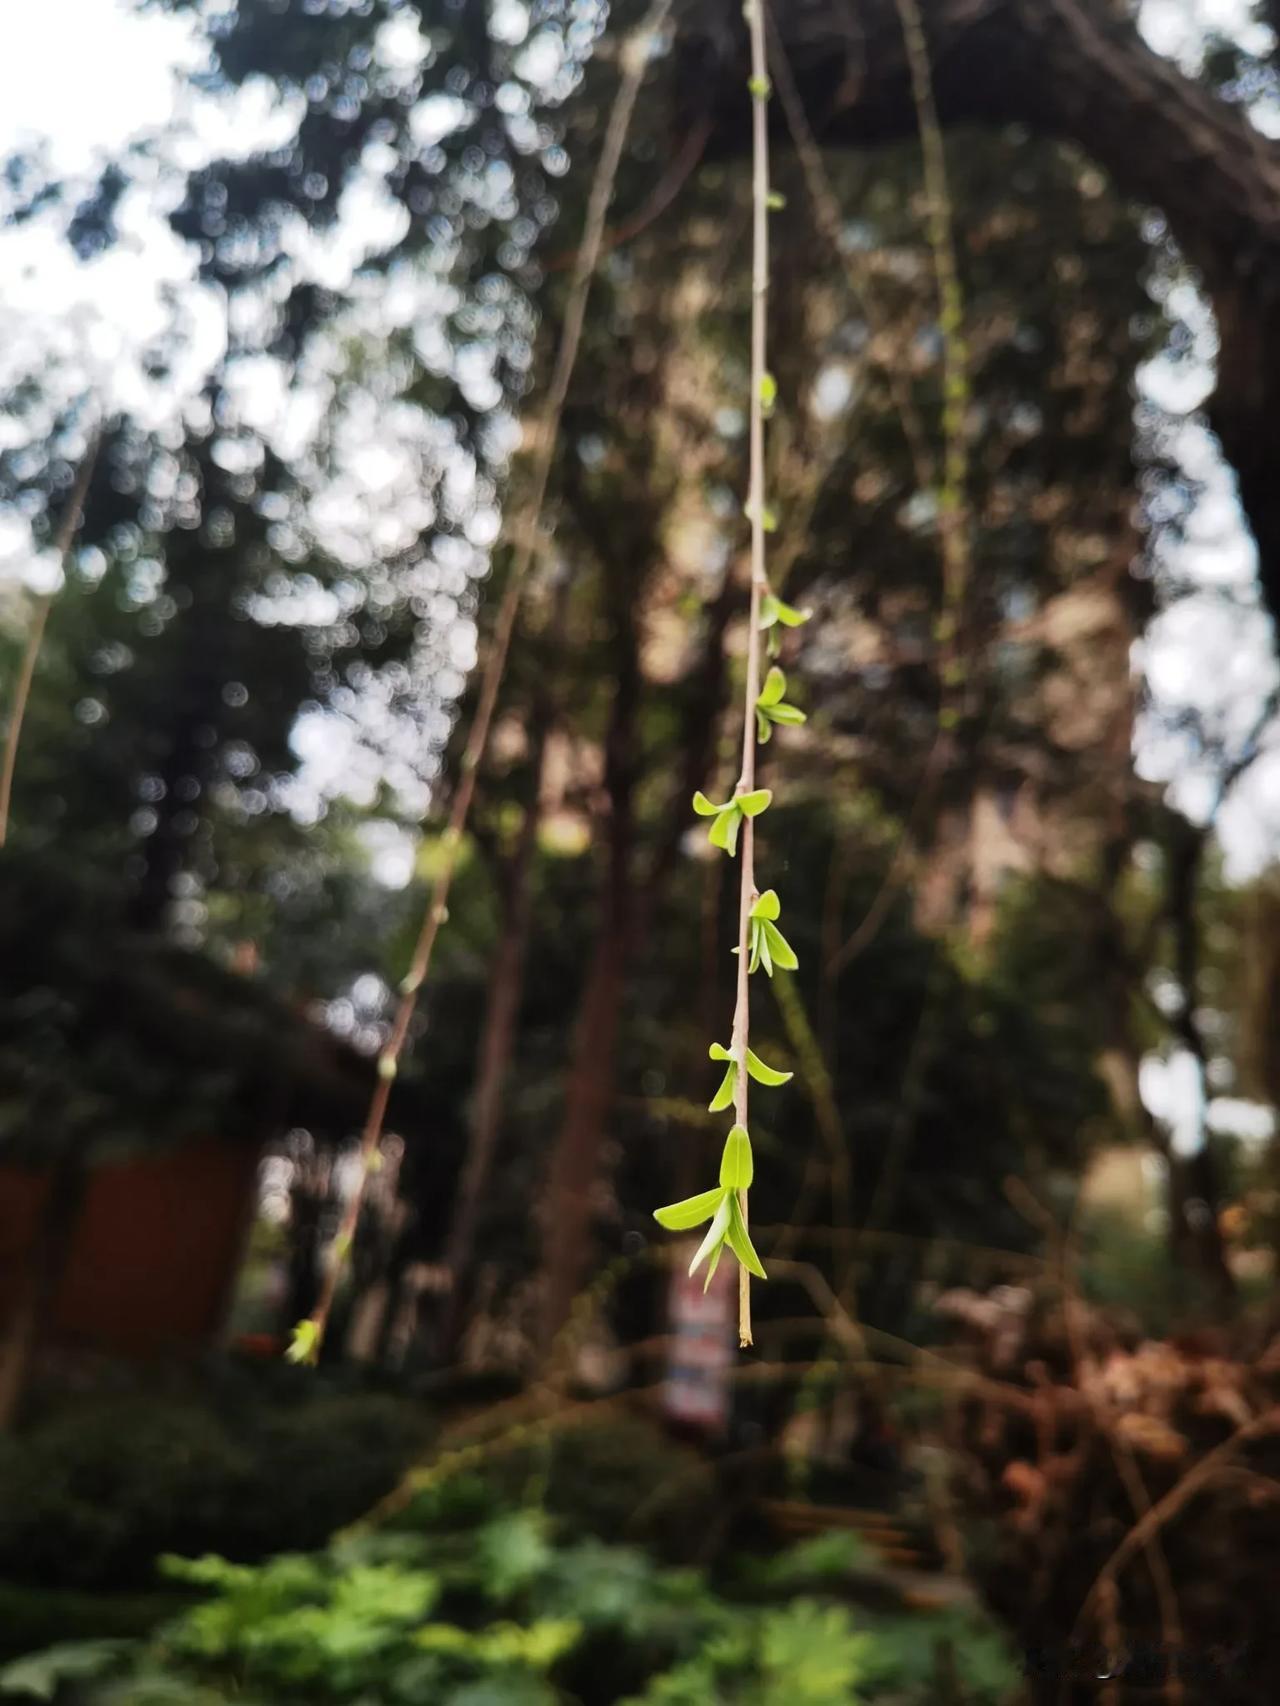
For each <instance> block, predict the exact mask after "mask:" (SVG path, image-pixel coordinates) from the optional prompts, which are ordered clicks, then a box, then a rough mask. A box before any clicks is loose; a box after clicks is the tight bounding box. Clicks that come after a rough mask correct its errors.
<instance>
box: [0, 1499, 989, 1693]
mask: <svg viewBox="0 0 1280 1706" xmlns="http://www.w3.org/2000/svg"><path fill="white" fill-rule="evenodd" d="M493 1497H494V1494H493V1489H492V1486H486V1485H485V1484H484V1483H480V1482H477V1481H475V1480H468V1481H464V1482H459V1483H456V1484H453V1485H450V1484H445V1485H444V1486H442V1487H440V1488H438V1489H437V1490H436V1491H435V1492H434V1493H433V1494H432V1495H431V1496H430V1497H428V1498H425V1499H424V1500H423V1501H422V1503H421V1505H420V1507H419V1511H418V1522H419V1526H417V1527H415V1528H414V1529H412V1530H408V1529H402V1530H391V1531H387V1530H384V1531H379V1532H376V1533H372V1534H367V1535H362V1536H360V1537H357V1538H347V1539H344V1540H341V1541H338V1542H335V1543H334V1544H333V1545H331V1546H329V1547H328V1548H326V1549H325V1550H323V1551H320V1552H315V1553H309V1554H297V1553H294V1554H284V1555H281V1556H279V1557H276V1558H273V1559H271V1560H269V1561H268V1562H266V1563H264V1564H258V1565H244V1564H231V1563H228V1562H227V1561H226V1560H225V1559H221V1558H214V1557H209V1558H203V1559H198V1560H170V1561H169V1562H168V1563H167V1565H166V1570H167V1573H168V1574H169V1575H170V1576H171V1577H172V1578H173V1579H174V1580H176V1581H178V1582H181V1583H182V1584H184V1585H185V1586H186V1587H187V1588H189V1589H191V1590H193V1591H198V1592H199V1593H200V1594H201V1595H202V1596H203V1597H202V1598H201V1599H200V1601H199V1603H197V1604H195V1605H193V1606H192V1607H191V1608H190V1609H189V1610H187V1611H186V1612H184V1613H183V1614H181V1615H180V1616H178V1617H177V1618H176V1619H174V1620H173V1621H171V1622H170V1623H169V1624H167V1625H166V1626H165V1627H164V1628H163V1629H162V1630H160V1631H159V1632H158V1633H157V1635H156V1636H155V1637H154V1638H153V1639H152V1640H150V1641H143V1642H112V1641H100V1642H96V1643H85V1642H81V1643H77V1644H71V1645H67V1646H64V1647H62V1648H55V1649H52V1650H51V1651H49V1652H47V1653H43V1654H38V1655H35V1656H34V1657H27V1658H24V1659H22V1660H20V1661H18V1662H17V1663H15V1664H13V1665H10V1666H9V1667H8V1669H7V1670H5V1671H3V1672H0V1693H4V1694H5V1696H6V1698H14V1699H15V1700H16V1699H20V1698H26V1699H28V1700H29V1699H32V1698H35V1699H43V1700H47V1701H55V1702H57V1703H58V1706H170V1703H174V1706H176V1703H177V1702H182V1703H183V1706H196V1703H201V1706H214V1703H222V1702H232V1701H234V1702H236V1703H237V1706H267V1703H268V1702H269V1703H271V1706H293V1703H296V1706H303V1703H306V1706H373V1703H374V1702H376V1703H378V1706H400V1703H403V1706H427V1703H430V1706H617V1703H619V1702H623V1701H625V1702H629V1703H630V1706H707V1703H709V1702H714V1701H730V1700H731V1701H733V1702H734V1703H735V1706H871V1703H873V1702H875V1701H882V1702H885V1703H886V1706H887V1703H888V1702H890V1701H893V1702H895V1703H896V1706H924V1703H925V1702H927V1701H929V1700H931V1699H932V1698H934V1697H935V1696H936V1692H937V1690H936V1686H935V1681H936V1679H935V1673H934V1670H933V1659H932V1654H933V1650H934V1646H935V1643H936V1641H937V1640H938V1639H944V1640H945V1641H946V1642H947V1644H948V1646H949V1648H950V1655H951V1661H952V1663H953V1664H954V1669H955V1674H956V1675H957V1676H958V1678H959V1679H960V1682H961V1685H962V1687H963V1688H964V1689H965V1693H964V1698H965V1699H966V1701H967V1702H969V1706H997V1703H998V1702H1000V1701H1001V1700H1002V1699H1003V1698H1005V1697H1006V1696H1007V1695H1008V1693H1009V1690H1010V1687H1011V1685H1012V1683H1013V1681H1014V1677H1013V1673H1012V1670H1011V1667H1010V1665H1009V1661H1008V1659H1007V1656H1006V1655H1005V1653H1004V1650H1003V1648H1002V1647H1001V1645H1000V1643H999V1642H998V1640H997V1639H996V1638H995V1637H994V1636H993V1635H992V1634H991V1633H990V1632H989V1631H988V1630H987V1629H986V1627H985V1626H984V1625H982V1624H980V1623H978V1622H977V1621H976V1620H975V1619H974V1618H973V1617H970V1616H969V1615H968V1614H961V1613H957V1612H951V1613H948V1614H946V1615H945V1616H943V1615H938V1616H934V1615H926V1614H919V1615H916V1616H912V1617H901V1618H898V1619H896V1620H894V1619H883V1618H879V1619H877V1618H874V1617H872V1616H869V1615H868V1614H866V1613H863V1612H860V1611H855V1610H853V1609H851V1608H850V1607H848V1606H846V1605H843V1604H841V1603H839V1602H838V1599H837V1598H836V1597H835V1596H836V1594H837V1593H838V1589H839V1578H840V1574H841V1560H840V1556H839V1550H840V1549H839V1548H838V1547H826V1548H825V1549H822V1551H821V1556H820V1557H818V1556H816V1554H815V1548H814V1546H813V1545H812V1543H808V1545H807V1548H806V1549H805V1550H803V1551H802V1552H800V1553H798V1554H797V1555H796V1556H794V1557H793V1558H792V1559H791V1560H790V1561H789V1562H788V1560H786V1559H785V1558H784V1559H783V1560H782V1561H780V1563H779V1566H778V1568H777V1570H776V1581H777V1583H778V1584H779V1585H780V1586H781V1585H782V1584H788V1583H790V1582H792V1581H794V1580H797V1579H799V1578H800V1577H804V1578H805V1579H812V1578H813V1576H814V1574H815V1565H816V1564H820V1565H821V1569H820V1570H819V1571H818V1574H819V1575H820V1576H821V1577H822V1578H823V1579H826V1578H828V1577H829V1578H830V1581H831V1587H832V1594H831V1595H830V1596H825V1595H822V1594H819V1593H812V1594H809V1595H807V1596H806V1597H803V1598H799V1599H795V1600H792V1601H791V1602H790V1603H783V1604H778V1603H768V1602H766V1603H763V1604H746V1603H743V1602H741V1601H739V1600H737V1599H735V1598H733V1597H732V1596H731V1595H730V1594H729V1593H728V1592H725V1591H717V1590H715V1589H714V1588H713V1587H712V1585H711V1583H710V1582H709V1580H708V1578H707V1577H706V1576H705V1575H704V1574H703V1573H702V1572H700V1571H697V1570H692V1569H672V1568H669V1567H664V1566H663V1565H661V1564H659V1563H658V1562H656V1561H655V1560H654V1559H653V1558H652V1557H651V1556H649V1555H648V1554H646V1553H644V1552H641V1551H639V1550H637V1549H635V1548H631V1547H624V1546H617V1545H609V1544H606V1543H605V1542H603V1541H601V1540H599V1539H595V1538H588V1539H571V1538H565V1537H563V1536H562V1535H560V1534H559V1533H558V1532H557V1529H556V1526H555V1524H554V1522H553V1520H552V1519H551V1518H549V1517H548V1516H547V1515H546V1513H545V1512H543V1511H541V1510H534V1509H524V1510H510V1509H508V1510H506V1511H498V1512H496V1513H495V1512H494V1510H493V1508H492V1506H493ZM854 1551H855V1553H856V1548H855V1549H854ZM855 1561H860V1559H855ZM759 1586H760V1580H759V1572H757V1575H756V1582H755V1589H756V1591H757V1592H758V1591H759ZM782 1591H784V1592H785V1591H786V1589H785V1587H784V1588H783V1590H782Z"/></svg>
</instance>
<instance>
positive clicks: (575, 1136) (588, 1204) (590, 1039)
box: [541, 895, 629, 1353]
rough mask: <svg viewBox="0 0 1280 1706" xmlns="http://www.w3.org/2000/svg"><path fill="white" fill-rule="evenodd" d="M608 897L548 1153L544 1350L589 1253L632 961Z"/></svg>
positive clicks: (622, 924) (565, 1314) (619, 915)
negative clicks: (558, 1122) (554, 1136)
mask: <svg viewBox="0 0 1280 1706" xmlns="http://www.w3.org/2000/svg"><path fill="white" fill-rule="evenodd" d="M615 901H616V897H615V896H613V895H611V896H610V901H609V904H607V905H606V906H605V907H604V909H603V911H602V914H601V920H600V930H599V932H598V934H597V936H596V945H595V951H594V953H593V954H592V958H591V965H590V968H589V970H588V972H587V979H586V983H585V985H584V987H583V992H582V1003H581V1006H580V1008H579V1010H578V1021H577V1026H576V1028H575V1031H574V1042H573V1056H572V1060H571V1062H570V1066H569V1076H568V1084H567V1088H566V1091H565V1111H564V1122H563V1124H562V1126H561V1128H560V1135H559V1137H558V1138H557V1140H556V1146H555V1149H554V1151H553V1153H552V1157H551V1167H550V1170H549V1172H548V1175H547V1194H546V1202H545V1205H544V1213H545V1216H546V1220H545V1225H544V1232H543V1236H544V1240H545V1242H544V1252H543V1274H544V1285H545V1295H544V1297H543V1299H542V1315H541V1338H542V1346H541V1348H542V1350H543V1352H544V1353H545V1352H547V1351H549V1350H550V1348H551V1346H552V1344H553V1342H554V1340H555V1337H556V1334H557V1333H558V1332H559V1331H560V1329H561V1327H563V1326H564V1324H565V1322H566V1321H567V1320H568V1318H569V1311H570V1309H571V1308H572V1306H573V1300H574V1298H575V1296H576V1295H577V1292H578V1289H579V1287H580V1286H581V1284H582V1280H583V1276H584V1275H585V1274H586V1271H587V1268H588V1265H589V1261H590V1254H591V1221H592V1205H593V1200H594V1197H595V1192H596V1186H597V1183H598V1180H599V1177H600V1147H601V1143H602V1140H603V1137H604V1127H605V1120H606V1118H607V1117H608V1113H609V1107H610V1104H611V1103H612V1101H613V1093H614V1065H615V1052H616V1048H617V1040H618V1026H619V1019H620V1016H621V1009H622V994H623V988H624V982H625V974H626V965H627V960H628V957H629V955H628V943H627V934H628V932H627V926H626V920H625V915H624V913H623V912H620V910H619V908H618V906H617V905H616V904H615Z"/></svg>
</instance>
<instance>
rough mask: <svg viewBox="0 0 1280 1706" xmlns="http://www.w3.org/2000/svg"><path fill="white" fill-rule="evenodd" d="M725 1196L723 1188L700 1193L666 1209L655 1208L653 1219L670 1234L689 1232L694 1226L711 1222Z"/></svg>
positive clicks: (669, 1205)
mask: <svg viewBox="0 0 1280 1706" xmlns="http://www.w3.org/2000/svg"><path fill="white" fill-rule="evenodd" d="M723 1196H724V1189H723V1187H719V1188H717V1189H716V1190H714V1191H700V1192H699V1193H698V1195H697V1196H696V1197H686V1198H685V1199H684V1201H683V1202H673V1203H668V1204H667V1206H666V1208H655V1209H654V1211H653V1218H654V1219H655V1220H656V1221H657V1223H658V1225H659V1226H665V1227H666V1229H667V1231H668V1232H688V1231H689V1230H690V1229H691V1228H692V1227H694V1226H701V1225H702V1223H703V1221H704V1220H709V1219H710V1218H711V1216H712V1215H713V1214H714V1213H715V1212H716V1209H717V1208H719V1206H720V1199H721V1198H722V1197H723Z"/></svg>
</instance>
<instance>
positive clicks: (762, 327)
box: [731, 0, 769, 1349]
mask: <svg viewBox="0 0 1280 1706" xmlns="http://www.w3.org/2000/svg"><path fill="white" fill-rule="evenodd" d="M747 23H748V28H749V30H750V33H751V77H752V82H753V84H754V86H755V92H753V94H752V99H751V162H752V164H751V428H750V464H749V474H748V481H747V509H748V512H749V514H750V517H751V603H750V609H749V613H748V618H747V679H746V686H745V689H744V703H743V716H742V771H741V774H740V775H739V777H738V786H737V788H736V789H735V793H737V794H749V793H751V791H752V790H753V789H754V787H755V785H756V726H755V715H756V700H757V699H758V698H759V697H760V602H761V599H762V598H763V596H764V590H765V587H766V585H767V584H768V583H767V580H766V576H765V549H764V523H765V504H764V385H765V375H766V373H767V372H768V369H767V366H766V361H765V346H766V333H767V319H768V306H769V115H768V109H767V106H766V96H765V94H764V92H763V91H765V90H767V88H768V62H767V56H766V53H765V45H764V0H752V4H751V5H750V6H749V7H748V10H747ZM755 840H756V837H755V820H754V819H753V818H750V817H744V818H743V820H742V848H741V859H742V868H741V880H740V886H739V900H738V998H737V1003H736V1005H735V1008H734V1014H733V1041H732V1045H731V1046H732V1049H733V1055H734V1058H735V1060H736V1061H737V1063H738V1071H737V1075H736V1079H735V1084H734V1100H733V1111H734V1118H735V1120H736V1121H737V1123H738V1124H739V1125H740V1126H743V1127H744V1128H745V1127H746V1125H747V1102H748V1084H749V1081H750V1076H751V1075H750V1074H749V1073H748V1071H747V1047H748V1044H749V1041H750V1036H751V971H750V967H751V908H752V907H753V906H754V905H755V903H756V900H757V899H758V895H757V893H756V874H755ZM738 1200H739V1202H740V1204H741V1206H742V1218H743V1221H744V1222H745V1221H746V1218H747V1193H746V1192H745V1191H741V1192H739V1195H738ZM738 1343H739V1345H741V1346H742V1347H743V1348H744V1349H745V1347H746V1346H748V1345H750V1343H751V1275H750V1274H749V1273H748V1272H747V1270H746V1268H745V1267H744V1266H743V1265H742V1264H741V1263H739V1264H738Z"/></svg>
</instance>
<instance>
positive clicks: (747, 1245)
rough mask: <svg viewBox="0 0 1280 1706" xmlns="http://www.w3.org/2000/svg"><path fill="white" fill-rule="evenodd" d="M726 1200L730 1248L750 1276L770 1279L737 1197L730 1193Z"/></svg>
mask: <svg viewBox="0 0 1280 1706" xmlns="http://www.w3.org/2000/svg"><path fill="white" fill-rule="evenodd" d="M725 1200H726V1201H727V1203H728V1204H729V1225H728V1228H727V1232H726V1237H727V1240H728V1244H729V1248H730V1249H731V1250H732V1251H733V1253H734V1255H735V1256H736V1257H737V1258H738V1260H739V1262H740V1263H741V1264H742V1266H743V1267H744V1268H745V1269H746V1270H747V1272H748V1273H749V1274H754V1275H755V1276H756V1278H757V1279H768V1277H769V1276H768V1274H767V1273H765V1271H764V1264H763V1263H762V1262H761V1260H760V1258H759V1256H757V1255H756V1249H755V1245H754V1244H753V1243H752V1242H751V1238H750V1235H749V1233H748V1232H747V1223H746V1221H745V1220H744V1219H743V1218H742V1208H741V1205H740V1204H739V1202H738V1198H737V1195H736V1194H735V1193H734V1192H732V1191H730V1192H729V1194H728V1196H727V1197H726V1199H725Z"/></svg>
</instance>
